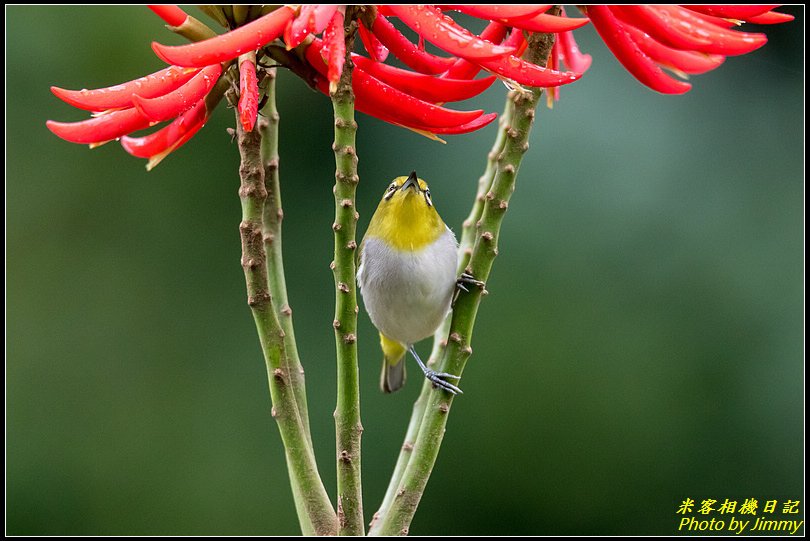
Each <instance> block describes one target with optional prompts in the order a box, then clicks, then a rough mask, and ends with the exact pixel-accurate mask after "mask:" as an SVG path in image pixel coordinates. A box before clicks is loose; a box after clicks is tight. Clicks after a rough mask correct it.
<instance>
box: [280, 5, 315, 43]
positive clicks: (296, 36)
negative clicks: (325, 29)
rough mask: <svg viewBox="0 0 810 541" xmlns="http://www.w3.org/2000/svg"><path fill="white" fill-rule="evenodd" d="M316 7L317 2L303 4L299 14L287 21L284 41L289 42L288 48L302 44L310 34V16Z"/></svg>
mask: <svg viewBox="0 0 810 541" xmlns="http://www.w3.org/2000/svg"><path fill="white" fill-rule="evenodd" d="M315 7H316V6H315V4H303V5H302V6H301V11H300V12H299V13H298V16H296V17H295V18H294V19H292V20H291V21H290V22H289V23H287V26H286V28H285V29H284V43H286V44H287V50H290V49H295V48H296V47H298V46H299V45H301V44H302V43H303V42H304V40H305V39H306V37H307V36H308V35H309V33H310V32H309V17H310V15H312V11H313V10H314V9H315Z"/></svg>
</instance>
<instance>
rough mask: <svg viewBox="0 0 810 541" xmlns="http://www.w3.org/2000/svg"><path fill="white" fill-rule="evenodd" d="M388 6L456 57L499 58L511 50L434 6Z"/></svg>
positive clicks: (404, 20) (423, 35) (414, 28)
mask: <svg viewBox="0 0 810 541" xmlns="http://www.w3.org/2000/svg"><path fill="white" fill-rule="evenodd" d="M389 9H391V10H392V11H393V12H394V13H395V14H396V15H397V17H399V18H400V19H401V20H402V22H404V23H405V24H406V25H408V26H409V27H410V28H411V29H413V30H414V31H415V32H416V33H417V34H419V35H420V36H422V37H424V38H425V39H426V40H428V41H430V42H431V43H433V44H434V45H435V46H437V47H439V48H440V49H443V50H445V51H447V52H448V53H450V54H453V55H455V56H458V57H461V58H466V59H468V60H476V61H477V60H487V59H493V58H500V57H503V56H504V55H508V54H511V53H513V52H514V50H513V49H510V48H508V47H502V46H500V45H495V44H493V43H490V42H487V41H484V40H482V39H481V38H479V37H478V36H476V35H475V34H472V33H471V32H470V31H469V30H467V29H465V28H462V27H461V26H459V25H458V24H456V22H455V21H454V20H453V19H451V18H450V17H448V16H447V15H444V14H443V13H442V12H441V10H439V9H438V8H436V7H433V6H426V5H396V6H393V5H392V6H389Z"/></svg>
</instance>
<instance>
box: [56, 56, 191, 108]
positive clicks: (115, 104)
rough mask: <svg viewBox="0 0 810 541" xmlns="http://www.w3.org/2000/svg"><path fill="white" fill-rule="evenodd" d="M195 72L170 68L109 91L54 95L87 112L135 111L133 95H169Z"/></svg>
mask: <svg viewBox="0 0 810 541" xmlns="http://www.w3.org/2000/svg"><path fill="white" fill-rule="evenodd" d="M197 71H198V70H196V69H189V68H181V67H179V66H170V67H168V68H165V69H162V70H160V71H157V72H155V73H152V74H151V75H147V76H145V77H141V78H140V79H135V80H133V81H128V82H126V83H121V84H118V85H115V86H110V87H107V88H96V89H93V90H65V89H64V88H59V87H56V86H52V87H51V92H53V93H54V95H55V96H56V97H57V98H59V99H60V100H62V101H64V102H66V103H69V104H70V105H72V106H74V107H78V108H79V109H84V110H86V111H95V112H98V111H106V110H108V109H121V108H123V107H132V106H133V103H132V95H133V94H136V93H137V94H138V95H139V96H141V97H145V98H154V97H156V96H162V95H164V94H167V93H169V92H171V91H173V90H175V89H177V88H179V87H180V86H182V85H184V84H185V83H187V82H188V81H189V80H190V79H191V78H192V77H194V75H195V74H196V73H197Z"/></svg>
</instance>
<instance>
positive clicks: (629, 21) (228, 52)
mask: <svg viewBox="0 0 810 541" xmlns="http://www.w3.org/2000/svg"><path fill="white" fill-rule="evenodd" d="M150 7H151V9H152V10H153V11H154V12H155V13H156V14H158V15H159V16H160V17H162V18H163V19H164V20H165V21H166V22H167V23H168V24H169V27H170V28H171V29H172V30H175V31H178V32H179V33H183V30H184V29H185V28H187V27H188V26H190V25H191V22H192V18H191V17H189V16H188V15H186V14H185V12H183V11H182V10H181V9H180V8H178V7H177V6H166V5H163V6H150ZM772 7H774V6H751V5H748V6H687V7H678V6H588V7H586V8H583V11H584V13H585V14H586V15H587V18H568V17H566V16H565V12H564V11H563V12H561V13H560V16H553V15H549V14H548V13H547V11H549V9H550V8H551V6H550V5H501V6H495V5H456V6H442V7H441V8H440V7H437V6H429V5H388V6H363V7H360V8H353V9H360V10H362V11H361V13H360V16H359V17H358V20H359V21H360V23H359V27H358V35H359V37H360V39H361V41H362V43H363V45H364V48H365V50H366V51H367V54H368V56H362V55H360V54H353V55H352V59H353V63H354V70H353V76H352V85H353V88H354V91H355V106H356V108H357V110H359V111H361V112H364V113H366V114H369V115H372V116H375V117H377V118H380V119H382V120H385V121H387V122H390V123H392V124H396V125H400V126H403V127H406V128H409V129H412V130H414V131H417V132H419V133H422V134H424V135H427V136H429V137H433V138H437V134H460V133H466V132H470V131H473V130H477V129H479V128H481V127H483V126H485V125H487V124H489V123H490V122H491V121H492V120H493V119H494V118H495V116H496V115H495V114H494V113H489V114H485V113H484V111H481V110H475V111H459V110H454V109H449V108H447V107H444V106H442V105H440V104H444V103H448V102H454V101H459V100H464V99H468V98H470V97H473V96H475V95H477V94H479V93H481V92H483V91H484V90H485V89H486V88H488V87H489V86H490V85H491V84H492V82H493V81H494V79H495V78H496V77H497V78H500V79H502V80H504V81H505V82H507V83H508V84H509V85H511V86H516V85H523V86H531V87H544V88H550V89H553V91H552V92H551V93H550V98H554V99H557V98H558V96H559V91H558V87H559V86H561V85H565V84H568V83H572V82H574V81H576V80H577V79H579V78H580V77H581V76H582V74H583V73H584V72H585V71H586V70H587V69H588V67H589V66H590V63H591V58H590V56H589V55H586V54H582V53H581V52H580V51H579V49H578V47H577V45H576V42H575V41H574V37H573V33H572V32H573V30H575V29H577V28H579V27H581V26H583V25H585V24H587V23H588V22H592V23H593V24H594V27H595V28H596V30H597V31H598V32H599V34H600V35H601V36H602V39H603V40H604V41H605V43H606V44H607V45H608V47H609V48H610V49H611V51H612V52H613V53H614V55H615V56H616V57H617V58H618V59H619V61H620V62H621V63H622V64H623V65H624V66H625V67H626V68H627V70H628V71H629V72H630V73H631V74H633V75H634V76H635V77H636V78H637V79H639V80H640V81H641V82H642V83H644V84H646V85H647V86H649V87H650V88H653V89H654V90H657V91H659V92H663V93H683V92H686V91H688V90H689V88H690V85H689V84H688V83H685V82H683V81H680V80H677V79H673V78H671V77H670V76H668V75H667V74H666V73H664V72H663V71H662V69H661V67H665V68H667V69H669V70H671V71H672V72H674V73H676V74H679V75H685V74H697V73H703V72H705V71H709V70H711V69H714V68H716V67H717V66H719V65H720V64H721V63H722V62H723V60H724V59H725V57H726V56H729V55H735V54H744V53H746V52H750V51H752V50H754V49H756V48H758V47H760V46H762V45H763V44H764V43H765V41H766V39H765V36H764V35H762V34H749V33H745V32H739V31H735V30H732V29H730V27H731V26H734V25H736V24H741V22H742V21H749V22H756V23H760V24H769V23H777V22H785V21H786V20H790V19H792V17H790V16H789V15H784V14H779V13H775V12H772V11H771V8H772ZM257 8H258V7H257ZM347 8H348V6H336V5H322V4H306V5H301V6H295V7H293V6H282V7H278V8H275V9H273V10H272V11H270V12H269V13H265V14H262V13H263V11H262V10H263V9H266V8H262V10H260V9H251V10H246V11H247V13H250V14H253V16H254V17H255V18H253V20H248V21H240V24H237V21H233V20H226V18H225V17H224V15H223V14H222V13H219V12H217V13H215V14H216V15H217V19H218V20H220V21H224V22H225V24H228V25H229V26H230V27H231V28H233V29H232V30H230V31H228V32H226V33H224V34H220V35H215V37H211V38H209V39H202V38H204V37H206V36H207V35H211V34H213V32H211V31H210V30H209V29H208V28H207V27H205V26H204V25H202V23H200V22H199V21H196V19H195V20H193V23H195V24H196V25H198V28H197V29H198V30H199V27H202V29H203V31H202V32H197V33H193V32H192V33H183V35H190V36H191V37H192V39H202V40H201V41H197V42H195V43H190V44H187V45H180V46H166V45H161V44H159V43H153V44H152V48H153V50H154V51H155V54H157V56H158V57H160V58H161V59H162V60H164V61H166V62H167V63H169V64H171V65H172V66H171V67H170V68H168V69H166V70H162V71H160V72H157V73H155V74H153V75H150V76H147V77H145V78H141V79H138V80H135V81H131V82H129V83H124V84H122V85H116V86H114V87H110V88H106V89H98V90H83V91H69V90H63V89H59V88H56V87H53V88H52V90H53V92H54V94H56V95H57V96H58V97H60V98H61V99H63V100H64V101H66V102H68V103H70V104H72V105H75V106H76V107H79V108H82V109H86V110H89V111H92V112H93V113H94V117H93V118H91V119H88V120H85V121H82V122H74V123H61V122H54V121H48V123H47V125H48V127H49V128H50V129H51V131H53V132H54V133H55V134H56V135H58V136H59V137H62V138H63V139H66V140H68V141H71V142H75V143H89V144H91V145H98V144H101V143H104V142H107V141H110V140H112V139H120V140H121V144H122V145H123V147H124V148H125V149H126V150H127V151H128V152H129V153H131V154H133V155H135V156H139V157H145V158H148V159H149V160H150V161H149V165H148V167H152V166H154V165H155V164H156V163H158V162H159V161H160V160H161V159H162V158H163V157H165V156H166V155H167V154H168V153H170V152H171V151H173V150H175V149H176V148H178V147H179V146H181V145H182V144H183V143H185V142H186V141H187V140H188V139H190V138H191V137H192V136H193V134H194V133H196V131H197V130H199V129H200V128H201V127H202V126H203V125H204V124H205V122H206V120H207V119H208V117H209V115H210V114H211V111H212V110H213V108H214V107H215V106H216V105H217V103H218V102H219V101H220V100H221V98H222V97H223V96H224V94H225V92H226V91H227V90H228V88H229V87H231V86H234V87H235V86H236V85H237V83H238V86H239V90H240V96H239V100H238V105H237V106H238V110H239V118H240V122H241V124H242V126H243V128H244V129H245V130H248V131H250V130H251V129H253V126H254V124H255V121H256V115H257V112H258V108H259V103H260V101H261V95H260V88H259V85H258V81H259V79H260V77H258V76H257V70H261V69H262V68H261V66H262V65H263V61H265V60H266V59H267V58H268V57H269V58H270V59H272V60H273V61H274V62H275V63H280V64H283V65H287V66H288V67H290V68H291V70H292V71H294V72H296V73H298V74H299V75H301V76H302V77H304V78H305V80H307V82H308V83H309V84H311V85H312V86H313V87H315V88H317V89H318V90H320V91H321V92H323V93H324V94H329V92H330V91H334V89H335V86H336V84H337V82H338V81H339V79H340V77H341V74H342V72H343V67H344V65H343V63H344V61H345V46H346V40H345V36H344V23H345V16H346V13H347ZM212 9H218V8H212ZM443 10H446V11H449V10H457V11H460V12H462V13H464V14H466V15H469V16H473V17H477V18H481V19H485V20H488V21H490V24H489V25H488V26H487V28H486V29H485V30H484V31H483V32H482V33H481V35H476V34H473V33H471V32H470V31H468V30H467V29H465V28H463V27H462V26H460V25H459V24H458V23H456V22H455V21H454V20H453V19H452V18H451V17H450V16H448V15H447V14H446V13H445V11H443ZM209 12H210V10H209ZM355 13H356V12H355ZM389 18H397V19H399V21H400V22H402V23H403V24H404V25H405V26H408V27H409V28H410V29H411V30H413V31H415V32H416V33H417V35H418V36H419V38H420V42H419V43H418V44H415V43H413V42H412V41H410V40H409V39H408V38H407V37H405V36H404V35H403V34H402V33H401V32H400V31H399V30H398V29H397V28H396V27H395V26H394V25H393V24H392V23H391V21H390V20H389ZM532 32H549V33H554V34H556V35H557V39H556V40H555V44H554V47H553V49H552V52H551V56H550V58H549V61H548V65H547V66H538V65H535V64H531V63H529V62H527V61H525V60H523V59H521V58H520V57H521V54H522V52H523V50H524V49H525V47H526V35H525V34H526V33H532ZM318 35H320V36H321V37H320V38H319V37H318ZM422 40H427V41H430V42H431V43H433V45H435V46H436V47H438V48H439V49H441V50H443V51H445V52H446V53H448V54H449V55H450V56H436V55H433V54H431V53H428V52H427V51H425V49H424V44H423V42H422ZM389 53H390V54H391V55H392V56H394V57H396V58H398V59H399V60H400V61H401V62H402V63H403V64H405V65H406V66H407V67H408V68H410V69H402V68H396V67H393V66H391V65H388V64H384V63H383V62H384V61H385V60H386V58H387V57H388V55H389ZM237 58H238V59H239V61H238V66H237V62H236V60H237ZM562 66H565V68H566V69H568V70H570V71H561V70H562ZM481 70H484V71H488V72H490V73H491V74H492V76H489V77H485V78H481V79H475V77H476V75H477V74H478V73H479V72H480V71H481ZM172 119H174V120H173V122H172V123H171V124H169V125H167V126H166V127H164V128H162V129H160V130H158V131H156V132H154V133H153V134H151V135H147V136H145V137H130V136H127V135H128V134H130V133H132V132H135V131H138V130H142V129H144V128H148V127H149V126H151V125H153V124H155V123H158V122H162V121H167V120H172ZM125 136H126V137H125Z"/></svg>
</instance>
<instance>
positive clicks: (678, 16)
mask: <svg viewBox="0 0 810 541" xmlns="http://www.w3.org/2000/svg"><path fill="white" fill-rule="evenodd" d="M775 7H778V6H764V5H745V6H727V5H717V6H682V7H681V6H665V5H650V6H588V7H587V8H585V9H586V10H587V15H588V18H589V19H590V20H591V22H592V23H593V26H594V27H595V28H596V31H597V32H599V35H600V36H601V37H602V40H603V41H604V42H605V44H606V45H607V46H608V48H609V49H610V50H611V52H613V54H614V55H615V56H616V58H617V59H618V60H619V61H620V62H621V63H622V65H623V66H624V67H625V68H626V69H627V71H629V72H630V73H631V74H632V75H633V76H634V77H636V79H638V80H639V81H641V82H642V83H643V84H645V85H647V86H649V87H650V88H652V89H653V90H657V91H658V92H662V93H664V94H683V93H684V92H688V91H689V89H690V88H691V87H692V85H690V84H689V83H686V82H684V81H680V80H677V79H673V78H672V77H669V76H668V75H667V74H666V73H664V72H663V71H662V70H661V66H663V67H666V68H668V69H670V70H672V71H674V72H675V73H677V74H683V75H685V74H699V73H705V72H707V71H710V70H713V69H714V68H716V67H718V66H719V65H720V64H722V63H723V61H724V60H725V58H726V57H727V56H733V55H741V54H746V53H750V52H751V51H753V50H755V49H758V48H760V47H762V46H763V45H765V43H766V42H767V41H768V39H767V38H766V37H765V34H752V33H746V32H737V31H734V30H730V28H731V27H732V26H736V25H739V24H742V23H743V22H750V23H757V24H775V23H782V22H787V21H791V20H793V16H791V15H786V14H783V13H776V12H773V11H771V10H772V9H773V8H775Z"/></svg>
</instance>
